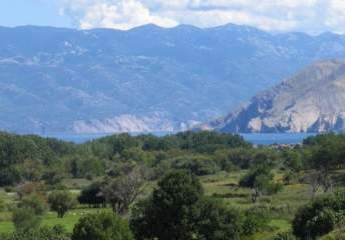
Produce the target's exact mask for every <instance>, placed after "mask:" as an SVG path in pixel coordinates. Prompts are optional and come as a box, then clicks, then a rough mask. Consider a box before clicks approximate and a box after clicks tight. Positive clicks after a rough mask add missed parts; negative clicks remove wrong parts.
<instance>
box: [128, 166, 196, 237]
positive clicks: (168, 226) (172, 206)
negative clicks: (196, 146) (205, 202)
mask: <svg viewBox="0 0 345 240" xmlns="http://www.w3.org/2000/svg"><path fill="white" fill-rule="evenodd" d="M202 195H203V189H202V186H201V184H200V182H199V181H198V180H197V179H196V178H195V177H193V176H192V175H189V174H186V173H185V172H173V173H170V174H168V175H166V176H165V177H164V178H163V179H162V180H160V181H159V182H158V188H157V189H155V190H154V191H153V194H152V196H151V197H150V198H149V199H148V200H147V201H144V202H141V203H140V204H138V205H137V206H136V208H134V209H133V212H132V216H131V221H130V223H131V226H132V229H133V231H134V234H135V236H136V238H137V239H154V238H157V239H159V240H163V239H164V240H190V239H193V237H194V234H195V232H196V226H195V217H196V216H197V215H198V214H197V213H198V205H197V203H198V202H199V201H200V199H201V197H202ZM152 226H154V227H152Z"/></svg>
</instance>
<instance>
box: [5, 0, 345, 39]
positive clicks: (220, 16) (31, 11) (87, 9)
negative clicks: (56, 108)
mask: <svg viewBox="0 0 345 240" xmlns="http://www.w3.org/2000/svg"><path fill="white" fill-rule="evenodd" d="M149 23H153V24H156V25H159V26H162V27H174V26H176V25H178V24H189V25H194V26H198V27H213V26H219V25H223V24H227V23H234V24H240V25H249V26H253V27H257V28H260V29H263V30H267V31H272V32H276V31H279V32H288V31H300V32H306V33H310V34H319V33H322V32H326V31H330V32H336V33H345V0H1V1H0V25H1V26H11V27H13V26H19V25H39V26H54V27H68V28H78V29H91V28H115V29H122V30H127V29H130V28H133V27H137V26H140V25H144V24H149Z"/></svg>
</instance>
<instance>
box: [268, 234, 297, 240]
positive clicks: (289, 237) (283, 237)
mask: <svg viewBox="0 0 345 240" xmlns="http://www.w3.org/2000/svg"><path fill="white" fill-rule="evenodd" d="M272 240H297V239H296V237H295V236H294V235H293V234H292V233H291V232H283V233H278V234H277V235H276V236H275V237H274V238H272Z"/></svg>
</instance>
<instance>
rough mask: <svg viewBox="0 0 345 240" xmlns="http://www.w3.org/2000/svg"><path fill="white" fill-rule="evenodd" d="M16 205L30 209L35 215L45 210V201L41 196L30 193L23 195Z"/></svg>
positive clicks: (41, 213)
mask: <svg viewBox="0 0 345 240" xmlns="http://www.w3.org/2000/svg"><path fill="white" fill-rule="evenodd" d="M18 207H19V208H26V209H32V210H33V211H34V213H35V214H36V215H43V214H44V213H45V211H46V210H47V203H46V202H45V199H43V197H42V196H39V195H30V196H26V197H24V198H23V199H22V200H21V202H19V203H18Z"/></svg>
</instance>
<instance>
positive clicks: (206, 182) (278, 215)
mask: <svg viewBox="0 0 345 240" xmlns="http://www.w3.org/2000/svg"><path fill="white" fill-rule="evenodd" d="M245 173H246V171H244V170H242V171H237V172H234V173H225V172H221V173H219V174H217V175H208V176H204V177H201V178H200V179H201V182H202V184H203V186H204V189H205V193H206V195H207V196H212V197H216V198H220V199H223V200H224V201H225V202H226V203H227V204H228V205H229V206H234V207H236V208H241V209H244V210H245V209H248V208H251V207H253V206H258V207H262V208H265V209H267V211H268V213H269V216H270V222H269V227H268V229H267V230H266V231H265V232H261V233H258V234H255V235H254V236H252V237H250V238H248V240H253V239H269V238H270V237H272V236H274V235H275V234H276V233H278V232H284V231H288V230H289V229H290V227H291V226H290V221H291V219H292V218H293V216H294V213H295V212H296V210H297V209H298V208H299V207H300V206H301V205H303V204H305V203H306V202H308V201H309V200H310V198H311V195H310V187H309V186H308V185H303V184H293V185H288V186H284V188H283V190H282V191H281V192H279V193H278V194H276V195H272V196H263V197H261V198H260V200H259V201H258V202H257V203H255V205H253V203H252V201H251V197H250V195H251V192H250V189H248V188H241V187H238V181H239V179H240V178H241V177H242V176H243V175H244V174H245ZM276 175H277V177H278V178H279V173H278V174H276ZM64 183H65V184H66V185H67V186H68V187H69V188H71V190H70V191H72V192H73V193H75V194H77V193H78V192H79V191H80V189H78V188H75V187H83V186H86V185H87V184H88V183H89V181H87V180H81V179H77V180H75V179H74V180H71V179H67V180H65V181H64ZM153 185H155V183H154V182H152V183H151V184H149V186H148V187H147V189H152V186H153ZM146 194H147V193H146ZM0 197H1V199H3V202H5V205H7V206H11V205H14V204H15V201H16V196H15V194H13V193H5V191H3V190H1V191H0ZM99 211H111V210H110V209H92V208H88V207H86V206H83V205H79V206H78V209H74V210H72V211H70V212H68V213H67V214H66V216H65V217H64V218H63V219H61V218H57V215H56V213H53V212H48V213H47V214H45V215H44V217H43V220H42V225H44V226H54V225H62V226H63V227H64V228H65V229H66V230H67V231H68V232H72V230H73V226H74V225H75V223H76V222H77V221H78V219H79V218H80V217H81V216H83V215H85V214H87V213H95V212H99ZM13 230H14V227H13V224H12V222H11V213H10V212H9V211H8V210H7V211H0V233H8V232H11V231H13Z"/></svg>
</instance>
